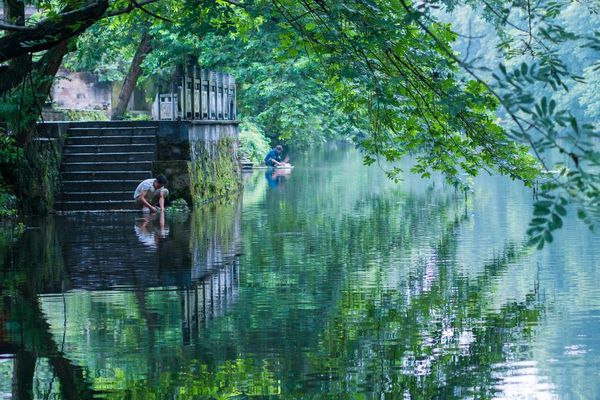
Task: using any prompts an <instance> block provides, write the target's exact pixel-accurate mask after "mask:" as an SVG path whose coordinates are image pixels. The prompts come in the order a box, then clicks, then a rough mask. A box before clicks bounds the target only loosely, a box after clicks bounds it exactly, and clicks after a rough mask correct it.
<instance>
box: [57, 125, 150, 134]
mask: <svg viewBox="0 0 600 400" xmlns="http://www.w3.org/2000/svg"><path fill="white" fill-rule="evenodd" d="M67 134H68V135H69V136H131V135H156V127H110V128H101V127H100V128H97V127H81V128H69V129H68V130H67Z"/></svg>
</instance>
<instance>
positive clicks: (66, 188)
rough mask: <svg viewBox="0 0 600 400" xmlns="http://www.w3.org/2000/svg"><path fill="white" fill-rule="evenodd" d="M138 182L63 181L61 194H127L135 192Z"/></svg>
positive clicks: (136, 180) (133, 180)
mask: <svg viewBox="0 0 600 400" xmlns="http://www.w3.org/2000/svg"><path fill="white" fill-rule="evenodd" d="M139 183H140V181H139V180H138V179H131V180H122V179H119V180H108V179H107V180H100V179H94V180H79V181H66V180H65V181H63V182H62V190H63V192H127V191H131V193H133V191H134V190H135V188H136V187H137V185H139Z"/></svg>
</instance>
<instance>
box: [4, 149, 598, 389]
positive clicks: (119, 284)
mask: <svg viewBox="0 0 600 400" xmlns="http://www.w3.org/2000/svg"><path fill="white" fill-rule="evenodd" d="M298 158H299V157H298ZM325 159H327V163H325V162H323V160H325ZM244 179H245V186H246V187H245V190H244V202H243V207H242V204H241V203H240V202H237V203H234V204H231V205H228V206H225V207H213V208H207V209H202V210H200V211H198V212H196V213H194V214H191V215H185V216H181V215H167V218H166V220H165V221H164V223H162V224H161V221H160V219H156V218H157V217H156V216H152V217H149V216H142V215H137V216H127V215H80V216H72V217H65V218H54V219H48V220H44V221H40V223H39V224H38V229H32V230H30V231H28V232H27V234H26V236H25V237H24V238H23V240H22V241H21V243H20V244H19V246H18V247H16V248H15V249H14V250H13V251H12V252H11V253H9V254H8V255H7V257H6V258H5V262H4V264H3V266H2V269H1V270H0V271H1V274H2V275H1V276H0V278H1V279H0V285H1V290H2V297H1V298H2V303H1V308H0V341H1V343H0V346H1V347H0V349H1V350H2V351H1V353H2V354H4V356H3V357H4V358H3V359H1V360H0V378H1V379H0V393H6V396H7V397H8V396H11V393H12V396H14V397H15V398H27V396H29V397H31V396H32V395H35V396H37V397H44V398H46V397H49V398H52V397H53V396H55V397H56V398H60V397H64V398H86V397H90V396H94V395H98V396H102V397H103V398H115V399H122V398H133V399H135V398H161V399H162V398H178V399H198V398H226V397H238V398H245V397H250V396H262V397H265V396H281V397H287V398H296V397H309V398H311V397H320V396H330V397H332V398H354V397H358V398H364V397H391V398H406V399H433V398H439V399H454V398H511V397H517V398H519V397H526V396H531V398H553V397H558V398H572V397H574V396H575V395H574V394H573V393H578V392H577V390H579V389H577V390H575V389H574V388H576V387H577V386H576V385H578V384H580V383H578V382H587V383H585V384H583V386H584V388H583V389H581V392H580V393H583V392H585V393H584V394H583V395H581V397H588V398H594V397H597V396H595V395H596V393H598V392H597V387H596V386H597V385H598V383H596V382H595V381H593V380H589V379H588V380H587V381H586V379H584V378H585V377H586V376H588V375H587V374H589V372H587V371H591V370H593V365H595V363H597V362H598V360H599V358H598V357H597V355H596V353H597V351H598V350H599V349H600V344H599V343H600V342H598V340H597V335H596V336H594V333H595V332H597V331H598V329H597V328H595V327H594V324H595V323H596V322H598V321H600V319H598V318H596V317H597V315H598V309H600V308H599V307H598V304H599V303H598V299H599V298H600V289H598V287H597V285H594V282H595V281H596V280H597V279H595V280H594V279H591V278H590V277H596V278H598V276H597V275H598V273H597V272H596V268H595V265H596V264H597V263H595V260H598V259H599V258H600V256H597V255H596V253H595V252H596V251H600V250H595V249H600V246H597V245H598V242H597V241H596V239H593V238H591V237H590V236H585V235H584V234H582V233H581V232H579V231H578V230H577V229H576V228H575V227H574V225H572V221H565V230H564V231H561V233H560V234H558V235H557V241H559V240H560V235H564V237H563V240H564V243H565V246H566V248H562V247H553V246H550V247H549V248H547V249H544V252H542V253H536V252H532V251H531V250H530V249H528V248H527V247H525V246H524V245H523V240H524V238H525V235H524V234H525V230H526V228H527V224H526V222H527V218H526V216H528V215H529V214H528V213H529V212H531V209H530V204H531V197H530V195H529V194H528V192H527V191H526V190H523V189H520V188H516V187H515V186H514V185H513V184H510V183H507V182H506V181H502V180H496V179H495V178H494V179H492V178H486V179H485V180H481V182H478V185H477V186H476V187H477V188H478V192H477V193H476V194H475V195H474V196H470V197H469V198H467V199H466V200H465V199H464V198H463V197H462V196H457V195H456V193H455V192H454V190H453V189H452V188H447V187H445V185H444V184H443V182H442V181H441V180H439V179H437V178H435V179H434V180H433V181H429V182H425V183H424V182H422V181H419V180H416V179H413V178H412V177H410V176H407V177H406V179H405V181H404V182H402V183H400V184H394V183H392V182H390V181H389V180H387V179H386V178H385V174H384V173H383V171H381V169H379V168H365V167H364V166H363V165H362V164H361V161H360V157H359V155H358V154H357V153H355V152H352V151H328V152H327V153H326V154H323V155H319V154H312V155H311V157H310V158H307V159H305V160H299V161H298V162H297V163H296V168H295V170H294V172H293V173H292V174H289V175H288V176H287V177H286V178H283V179H284V183H283V184H279V185H278V186H277V190H270V188H269V181H268V179H265V176H264V173H263V172H262V171H260V172H258V173H255V174H251V175H247V176H245V177H244ZM161 226H162V227H161ZM167 229H168V231H167ZM167 232H168V234H166V233H167ZM139 234H141V235H143V236H144V240H140V238H139ZM559 243H560V242H559ZM242 253H243V254H242ZM573 292H577V294H578V296H573ZM573 299H575V300H573ZM563 365H566V366H568V367H564V366H563ZM565 372H572V373H571V374H567V373H565ZM5 377H6V379H5ZM19 396H20V397H19ZM0 397H2V395H1V394H0Z"/></svg>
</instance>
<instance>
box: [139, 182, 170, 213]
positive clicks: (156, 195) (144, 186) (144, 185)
mask: <svg viewBox="0 0 600 400" xmlns="http://www.w3.org/2000/svg"><path fill="white" fill-rule="evenodd" d="M167 183H168V181H167V178H166V177H165V176H164V175H159V176H157V177H156V178H151V179H146V180H145V181H142V182H141V183H140V184H139V185H138V187H137V188H136V189H135V192H134V193H133V199H134V200H135V203H136V204H137V205H138V206H139V207H142V209H143V210H144V211H150V212H154V213H155V212H156V211H157V209H156V207H155V206H156V205H157V204H158V206H159V207H160V211H161V212H162V211H163V210H164V209H165V199H166V198H167V196H168V195H169V190H168V189H167V188H166V187H165V186H167Z"/></svg>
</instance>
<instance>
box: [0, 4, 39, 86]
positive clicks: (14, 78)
mask: <svg viewBox="0 0 600 400" xmlns="http://www.w3.org/2000/svg"><path fill="white" fill-rule="evenodd" d="M4 18H5V21H6V22H8V23H10V24H12V25H17V26H23V25H25V3H23V2H22V1H19V0H4ZM31 68H32V64H31V54H29V53H26V54H23V55H20V56H18V57H16V58H13V59H11V60H10V61H9V62H8V65H3V66H0V94H3V93H4V92H7V91H8V90H10V89H12V88H14V87H16V86H17V85H19V84H20V83H21V82H22V81H23V79H24V78H25V76H27V74H28V73H29V72H30V71H31Z"/></svg>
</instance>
